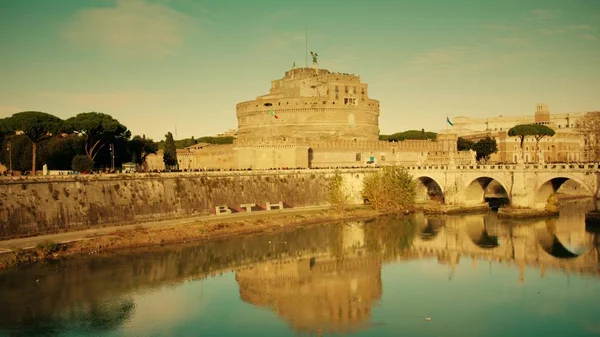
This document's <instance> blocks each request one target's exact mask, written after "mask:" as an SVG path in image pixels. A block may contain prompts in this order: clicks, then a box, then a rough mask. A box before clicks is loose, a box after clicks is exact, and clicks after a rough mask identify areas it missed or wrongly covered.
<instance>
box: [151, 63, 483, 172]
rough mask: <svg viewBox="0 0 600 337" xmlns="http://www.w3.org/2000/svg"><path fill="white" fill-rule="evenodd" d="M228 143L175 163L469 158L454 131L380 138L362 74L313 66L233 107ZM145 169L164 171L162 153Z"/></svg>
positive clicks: (375, 104)
mask: <svg viewBox="0 0 600 337" xmlns="http://www.w3.org/2000/svg"><path fill="white" fill-rule="evenodd" d="M236 110H237V119H238V129H237V138H236V139H235V140H234V143H233V144H229V145H211V144H196V145H193V146H191V147H188V148H186V149H180V150H178V151H177V158H178V162H179V169H181V170H205V169H226V170H227V169H241V170H245V169H252V170H256V169H259V170H260V169H273V168H324V167H329V168H331V167H365V166H371V165H386V164H387V165H398V164H402V165H421V164H425V163H431V164H434V163H443V162H448V161H449V160H450V159H451V158H453V159H454V160H455V161H456V162H457V163H463V164H467V163H471V162H473V161H474V154H473V153H472V152H461V153H458V152H456V140H457V136H456V135H454V134H440V135H439V136H438V138H437V139H436V140H433V141H432V140H406V141H403V142H388V141H380V140H379V101H377V100H375V99H372V98H370V97H369V91H368V85H367V84H366V83H363V82H361V80H360V77H359V76H356V75H352V74H346V73H336V72H331V71H328V70H325V69H319V67H318V64H317V63H316V59H315V60H313V66H312V67H304V68H293V69H291V70H288V71H286V73H285V75H284V77H283V78H281V79H277V80H274V81H272V82H271V89H270V91H269V93H268V94H266V95H262V96H258V97H256V99H255V100H252V101H246V102H241V103H239V104H237V106H236ZM147 164H148V169H150V170H162V169H163V168H164V164H163V162H162V153H160V152H159V153H157V154H156V155H152V156H149V157H148V159H147Z"/></svg>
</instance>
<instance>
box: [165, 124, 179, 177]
mask: <svg viewBox="0 0 600 337" xmlns="http://www.w3.org/2000/svg"><path fill="white" fill-rule="evenodd" d="M163 162H164V163H165V169H166V170H173V169H177V149H176V148H175V140H174V139H173V134H172V133H170V132H169V133H167V134H166V135H165V150H164V153H163Z"/></svg>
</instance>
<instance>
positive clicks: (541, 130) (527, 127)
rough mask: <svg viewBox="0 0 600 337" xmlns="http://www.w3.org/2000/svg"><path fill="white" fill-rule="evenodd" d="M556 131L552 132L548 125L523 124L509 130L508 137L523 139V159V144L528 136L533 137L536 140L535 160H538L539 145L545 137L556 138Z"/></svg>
mask: <svg viewBox="0 0 600 337" xmlns="http://www.w3.org/2000/svg"><path fill="white" fill-rule="evenodd" d="M554 134H555V131H554V130H552V129H551V128H549V127H547V126H546V125H542V124H522V125H517V126H514V127H512V128H511V129H510V130H508V135H509V136H511V137H519V138H520V139H521V158H523V157H524V155H523V152H524V150H523V142H524V141H525V138H526V137H527V136H532V137H534V138H535V141H536V142H535V152H536V155H535V159H536V160H537V151H538V144H539V141H540V140H541V139H542V138H544V137H545V136H550V137H552V136H554Z"/></svg>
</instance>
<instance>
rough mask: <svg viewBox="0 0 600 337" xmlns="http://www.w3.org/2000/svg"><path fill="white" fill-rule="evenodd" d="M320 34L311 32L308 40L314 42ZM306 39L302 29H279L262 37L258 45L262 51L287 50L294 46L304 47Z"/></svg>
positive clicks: (319, 37)
mask: <svg viewBox="0 0 600 337" xmlns="http://www.w3.org/2000/svg"><path fill="white" fill-rule="evenodd" d="M320 39H321V35H318V34H313V35H310V36H309V41H311V42H314V41H316V40H320ZM305 41H306V33H305V32H304V31H302V32H301V31H295V32H290V31H279V32H276V33H273V34H269V35H268V36H266V37H264V38H263V39H262V43H260V44H259V45H258V47H259V48H260V49H261V50H263V51H277V52H282V53H285V52H289V51H291V50H292V49H293V48H294V46H302V47H304V45H305Z"/></svg>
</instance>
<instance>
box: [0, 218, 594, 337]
mask: <svg viewBox="0 0 600 337" xmlns="http://www.w3.org/2000/svg"><path fill="white" fill-rule="evenodd" d="M584 214H585V212H584V211H582V210H581V209H574V208H569V209H565V210H563V211H562V212H561V215H560V217H558V218H555V219H544V220H536V221H531V222H527V223H524V222H520V223H515V224H511V223H507V222H501V221H500V220H498V219H497V218H496V217H495V215H494V214H493V213H492V214H479V215H466V216H445V217H426V216H423V215H413V216H411V217H409V218H394V217H382V218H378V219H376V220H374V221H371V222H367V223H365V222H354V223H345V224H334V225H323V226H316V227H312V228H303V229H299V230H296V231H293V232H281V233H271V234H264V235H255V236H249V237H239V238H232V239H228V240H221V241H214V242H208V243H203V244H188V245H178V246H167V247H162V248H150V249H143V250H136V251H133V252H120V253H115V254H105V255H101V256H97V257H77V258H71V259H65V260H62V261H55V262H51V263H48V264H44V265H32V266H24V267H20V268H15V269H11V270H7V271H4V272H2V273H0V291H1V292H2V296H1V297H2V300H3V305H2V306H0V334H2V331H6V329H9V331H15V330H18V331H22V332H25V333H27V332H31V333H35V332H39V331H44V332H47V333H48V332H50V333H61V332H65V331H67V332H73V331H81V330H77V329H84V330H85V331H86V332H87V333H90V332H92V333H98V332H107V331H113V330H119V329H133V326H136V324H138V325H139V319H141V318H139V319H138V320H136V317H137V316H139V315H141V316H143V312H144V311H148V310H149V308H145V307H144V306H143V305H142V304H141V303H142V302H143V301H141V300H136V298H137V294H140V293H148V290H153V291H155V292H156V291H158V290H160V292H167V291H169V289H171V288H172V287H171V286H172V285H177V284H182V283H183V282H184V281H192V282H194V283H196V282H197V283H200V282H203V281H202V279H204V278H206V277H208V276H215V275H219V274H222V273H226V272H231V271H233V272H235V282H236V284H237V287H238V289H239V298H240V299H241V300H242V301H244V302H246V303H249V304H252V305H254V306H258V307H261V308H266V309H267V310H268V311H271V312H273V313H275V314H277V315H278V316H279V317H280V318H281V319H282V320H283V321H285V322H287V324H289V326H290V327H291V328H292V329H293V330H295V331H297V332H306V333H329V332H341V333H351V332H353V331H359V330H363V331H364V329H367V328H368V327H369V326H371V325H373V322H372V310H373V308H375V307H377V306H378V304H379V303H380V301H381V300H382V297H383V284H384V282H382V267H383V266H385V265H386V264H389V263H405V262H408V261H419V260H423V259H429V260H434V261H435V260H437V261H438V263H439V264H440V265H443V266H445V268H447V269H448V271H449V274H448V278H449V279H450V280H451V282H452V280H453V278H454V277H455V276H458V275H456V273H458V272H459V271H458V269H457V268H456V267H457V265H458V264H460V263H464V261H469V262H470V263H471V264H472V266H473V267H474V268H478V264H481V263H483V262H486V261H489V262H490V263H496V262H498V263H502V264H504V265H506V266H510V267H512V268H516V269H518V271H519V272H518V279H515V281H514V282H520V283H524V282H526V279H525V269H526V268H529V269H530V270H531V269H534V270H535V269H537V270H538V272H539V274H540V275H541V277H544V276H545V275H546V273H547V272H548V271H550V270H555V271H562V272H564V273H568V274H572V273H577V274H582V275H589V276H592V277H598V275H600V269H599V239H598V234H593V233H588V232H586V231H585V224H584ZM36 279H39V280H40V282H39V284H38V283H35V282H33V281H32V280H36ZM24 280H26V282H24ZM164 286H168V287H164ZM394 286H395V285H394V284H386V285H385V287H386V289H388V288H389V289H390V291H393V290H394ZM171 297H172V296H171ZM163 301H164V300H163ZM175 306H177V304H176V305H175ZM141 316H140V317H141ZM223 324H226V323H225V322H224V323H223ZM127 331H130V330H127Z"/></svg>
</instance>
